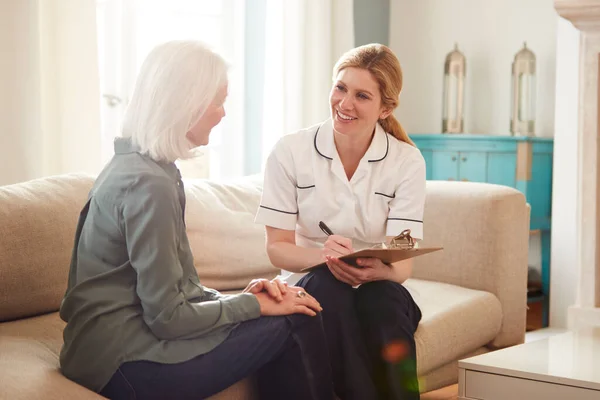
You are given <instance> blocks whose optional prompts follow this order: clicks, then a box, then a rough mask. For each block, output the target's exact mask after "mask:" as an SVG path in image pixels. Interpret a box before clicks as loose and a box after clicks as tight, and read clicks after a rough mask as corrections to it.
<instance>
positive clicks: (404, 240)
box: [372, 229, 419, 249]
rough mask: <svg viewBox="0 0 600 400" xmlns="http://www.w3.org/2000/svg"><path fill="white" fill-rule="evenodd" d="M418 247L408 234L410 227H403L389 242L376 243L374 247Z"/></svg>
mask: <svg viewBox="0 0 600 400" xmlns="http://www.w3.org/2000/svg"><path fill="white" fill-rule="evenodd" d="M417 247H419V246H418V244H417V242H415V239H413V237H412V236H411V235H410V229H405V230H403V231H402V232H400V234H399V235H398V236H395V237H394V238H393V239H392V240H391V241H390V242H389V243H381V244H376V245H375V246H373V247H372V248H374V249H414V248H417Z"/></svg>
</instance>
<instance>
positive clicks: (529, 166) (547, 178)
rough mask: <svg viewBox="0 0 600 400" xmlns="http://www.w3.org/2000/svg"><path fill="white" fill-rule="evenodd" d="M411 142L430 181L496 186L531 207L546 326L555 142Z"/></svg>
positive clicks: (435, 137)
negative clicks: (514, 192)
mask: <svg viewBox="0 0 600 400" xmlns="http://www.w3.org/2000/svg"><path fill="white" fill-rule="evenodd" d="M410 137H411V139H412V140H413V141H414V142H415V144H416V146H417V147H418V148H419V149H420V150H421V153H422V154H423V157H424V158H425V162H426V168H427V179H428V180H446V181H465V182H467V181H470V182H487V183H494V184H498V185H504V186H510V187H512V188H515V189H517V190H519V191H521V192H522V193H523V194H524V195H525V198H526V199H527V202H528V203H529V205H530V206H531V221H530V228H531V231H535V232H539V233H540V234H541V247H542V249H541V250H542V292H543V294H542V300H543V301H544V325H545V326H547V325H548V303H549V302H548V299H549V294H550V220H551V214H552V207H551V205H552V155H553V145H554V141H553V139H552V138H529V137H513V136H493V135H471V134H413V135H410Z"/></svg>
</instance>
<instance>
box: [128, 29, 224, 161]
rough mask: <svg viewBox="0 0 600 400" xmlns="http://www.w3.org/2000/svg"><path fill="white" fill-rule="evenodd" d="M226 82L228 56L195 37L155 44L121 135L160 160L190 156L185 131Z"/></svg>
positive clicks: (173, 159)
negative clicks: (216, 51) (196, 39)
mask: <svg viewBox="0 0 600 400" xmlns="http://www.w3.org/2000/svg"><path fill="white" fill-rule="evenodd" d="M226 82H227V64H226V62H225V60H224V59H223V58H222V57H221V56H219V55H218V54H216V53H215V52H213V51H212V50H210V49H209V48H208V47H207V46H206V45H205V44H203V43H201V42H197V41H183V40H178V41H170V42H166V43H163V44H161V45H159V46H157V47H155V48H154V49H153V50H152V51H151V52H150V53H149V54H148V56H147V57H146V59H145V60H144V63H143V64H142V67H141V69H140V72H139V74H138V77H137V80H136V83H135V88H134V91H133V94H132V97H131V101H130V102H129V104H128V106H127V110H126V111H125V115H124V117H123V129H122V136H123V137H131V139H132V142H133V143H134V144H136V145H138V146H139V147H140V148H141V153H143V154H147V155H148V156H150V157H151V158H152V159H154V160H156V161H167V162H172V161H175V160H177V159H185V158H189V157H191V154H192V153H191V152H190V150H191V149H192V148H193V145H192V144H191V143H190V142H189V140H188V139H187V138H186V134H187V132H188V131H189V130H190V128H192V127H193V126H194V125H195V124H196V123H197V122H198V120H199V119H200V117H202V115H203V114H204V112H205V111H206V108H207V107H208V106H209V105H210V104H211V102H212V101H213V99H214V98H215V96H216V95H217V92H218V90H219V88H220V87H221V86H222V85H224V84H225V83H226Z"/></svg>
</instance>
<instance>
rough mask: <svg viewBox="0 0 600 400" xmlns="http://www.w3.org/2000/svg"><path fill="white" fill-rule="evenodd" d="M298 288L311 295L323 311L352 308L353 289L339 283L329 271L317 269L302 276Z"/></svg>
mask: <svg viewBox="0 0 600 400" xmlns="http://www.w3.org/2000/svg"><path fill="white" fill-rule="evenodd" d="M298 286H302V287H303V288H304V289H306V291H307V292H308V293H309V294H310V295H312V296H313V297H314V298H315V299H317V301H318V302H319V303H321V306H322V307H323V309H324V310H327V311H331V309H332V308H334V309H336V310H342V309H345V308H347V309H352V308H353V307H354V289H353V288H352V286H350V285H348V284H347V283H344V282H341V281H339V280H338V279H337V278H336V277H334V276H333V275H332V274H331V272H330V271H329V269H327V268H319V269H316V270H314V271H311V272H310V273H309V274H308V275H306V276H304V277H303V278H302V279H301V280H300V281H299V282H298Z"/></svg>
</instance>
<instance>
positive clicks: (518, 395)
mask: <svg viewBox="0 0 600 400" xmlns="http://www.w3.org/2000/svg"><path fill="white" fill-rule="evenodd" d="M458 368H459V370H458V371H459V375H458V376H459V378H458V379H459V381H458V398H459V399H462V400H537V399H540V400H542V399H543V400H553V399H557V400H558V399H560V400H564V399H577V400H598V399H600V327H598V328H589V329H585V330H581V331H576V332H567V333H563V334H560V335H557V336H552V337H549V338H546V339H540V340H537V341H534V342H530V343H525V344H522V345H518V346H513V347H509V348H507V349H502V350H498V351H494V352H491V353H488V354H482V355H480V356H475V357H471V358H468V359H465V360H461V361H459V362H458Z"/></svg>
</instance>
